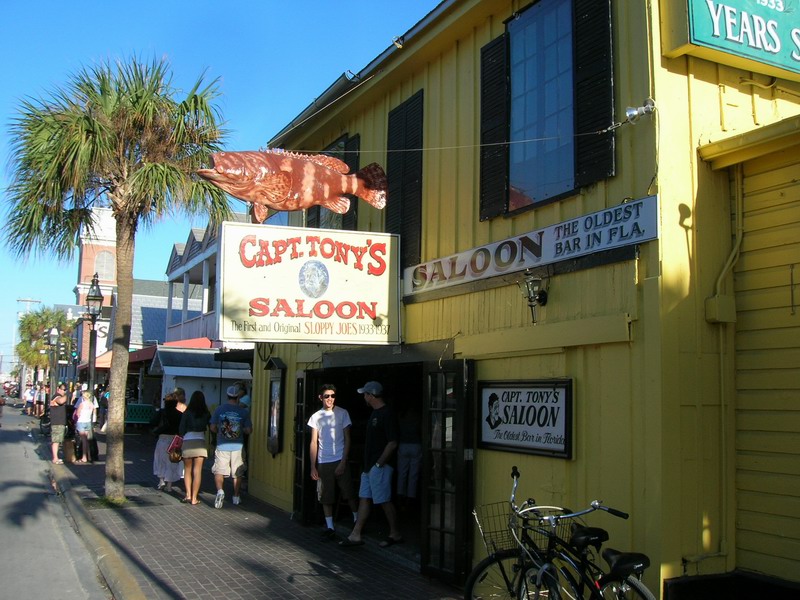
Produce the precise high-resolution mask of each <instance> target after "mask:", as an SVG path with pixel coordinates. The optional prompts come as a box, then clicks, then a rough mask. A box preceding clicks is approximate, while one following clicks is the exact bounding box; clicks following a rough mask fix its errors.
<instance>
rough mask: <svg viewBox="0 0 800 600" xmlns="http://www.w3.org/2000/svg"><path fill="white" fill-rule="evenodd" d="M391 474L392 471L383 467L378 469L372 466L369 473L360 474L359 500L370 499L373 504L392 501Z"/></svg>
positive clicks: (386, 466)
mask: <svg viewBox="0 0 800 600" xmlns="http://www.w3.org/2000/svg"><path fill="white" fill-rule="evenodd" d="M392 473H394V469H392V467H390V466H389V465H383V466H382V467H381V468H380V469H379V468H378V467H376V466H374V465H373V467H372V468H371V469H370V470H369V473H362V474H361V487H360V488H359V489H358V497H359V498H370V499H371V500H372V502H373V503H374V504H383V503H384V502H390V501H391V499H392Z"/></svg>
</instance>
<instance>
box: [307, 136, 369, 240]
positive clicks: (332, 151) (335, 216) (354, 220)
mask: <svg viewBox="0 0 800 600" xmlns="http://www.w3.org/2000/svg"><path fill="white" fill-rule="evenodd" d="M359 147H360V137H359V136H358V135H355V136H353V137H348V136H346V135H345V136H342V137H340V138H339V139H338V140H336V141H335V142H334V143H333V144H331V145H330V146H328V147H327V148H326V149H325V152H324V153H325V154H328V155H330V156H333V157H336V158H338V159H339V160H341V161H343V162H345V163H347V165H348V166H349V167H350V173H355V172H356V171H358V163H359V153H358V151H359ZM348 197H349V198H350V209H349V210H348V211H347V212H346V213H345V214H343V215H342V214H339V213H335V212H333V211H332V210H328V209H327V208H325V207H323V206H319V205H316V206H312V207H311V208H309V209H308V210H307V211H306V227H318V228H319V229H348V230H355V229H356V228H357V226H358V198H356V197H355V196H350V195H348Z"/></svg>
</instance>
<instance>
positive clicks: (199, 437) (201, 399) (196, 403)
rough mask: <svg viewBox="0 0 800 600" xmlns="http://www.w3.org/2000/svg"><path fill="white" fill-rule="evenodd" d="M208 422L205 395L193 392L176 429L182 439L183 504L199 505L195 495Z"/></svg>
mask: <svg viewBox="0 0 800 600" xmlns="http://www.w3.org/2000/svg"><path fill="white" fill-rule="evenodd" d="M210 420H211V413H209V411H208V406H207V405H206V397H205V395H204V394H203V392H201V391H200V390H197V391H195V392H193V393H192V398H191V399H190V400H189V406H188V407H187V408H186V410H185V411H184V412H183V415H182V416H181V422H180V426H179V428H178V433H179V434H180V435H181V436H182V437H183V446H182V451H183V481H184V484H185V485H186V495H185V496H184V498H183V500H181V502H183V503H188V504H200V501H199V500H198V499H197V495H198V494H199V493H200V483H201V482H202V477H203V462H204V461H205V459H206V458H208V450H207V448H206V430H207V429H208V423H209V421H210Z"/></svg>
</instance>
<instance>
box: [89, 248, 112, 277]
mask: <svg viewBox="0 0 800 600" xmlns="http://www.w3.org/2000/svg"><path fill="white" fill-rule="evenodd" d="M94 271H95V273H97V277H98V278H99V279H100V281H114V280H115V279H116V278H117V276H116V263H115V260H114V255H113V254H112V253H111V252H106V251H102V252H98V253H97V256H95V259H94Z"/></svg>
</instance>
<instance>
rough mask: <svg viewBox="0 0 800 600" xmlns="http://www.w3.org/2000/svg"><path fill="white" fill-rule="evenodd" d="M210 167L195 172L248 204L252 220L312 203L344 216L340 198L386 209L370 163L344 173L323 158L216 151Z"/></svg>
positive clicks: (379, 177)
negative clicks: (268, 210)
mask: <svg viewBox="0 0 800 600" xmlns="http://www.w3.org/2000/svg"><path fill="white" fill-rule="evenodd" d="M211 158H212V160H213V165H212V167H211V168H210V169H199V170H198V171H197V174H198V175H199V176H200V177H202V178H204V179H207V180H208V181H210V182H211V183H213V184H214V185H216V186H217V187H219V188H221V189H222V190H224V191H226V192H227V193H229V194H230V195H231V196H234V197H236V198H239V199H240V200H245V201H247V202H251V203H253V215H254V218H255V220H256V221H257V222H262V221H263V220H264V218H265V217H266V213H267V211H266V209H265V208H264V207H269V208H272V209H275V210H287V211H288V210H302V209H304V208H309V207H311V206H314V205H315V204H318V205H320V206H324V207H325V208H327V209H329V210H331V211H333V212H335V213H340V214H344V213H346V212H347V211H348V210H349V208H350V199H349V198H347V197H346V196H345V194H352V195H353V196H358V197H359V198H362V199H363V200H365V201H366V202H368V203H369V204H371V205H372V206H374V207H375V208H383V207H385V206H386V173H384V171H383V169H382V168H381V166H380V165H379V164H377V163H372V164H369V165H367V166H366V167H364V168H363V169H361V170H360V171H358V172H356V173H352V174H351V173H349V171H350V167H348V166H347V165H346V164H345V163H344V162H343V161H341V160H339V159H338V158H334V157H332V156H326V155H324V154H300V153H297V152H285V151H283V150H262V151H257V152H256V151H253V152H216V153H214V154H212V155H211Z"/></svg>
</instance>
